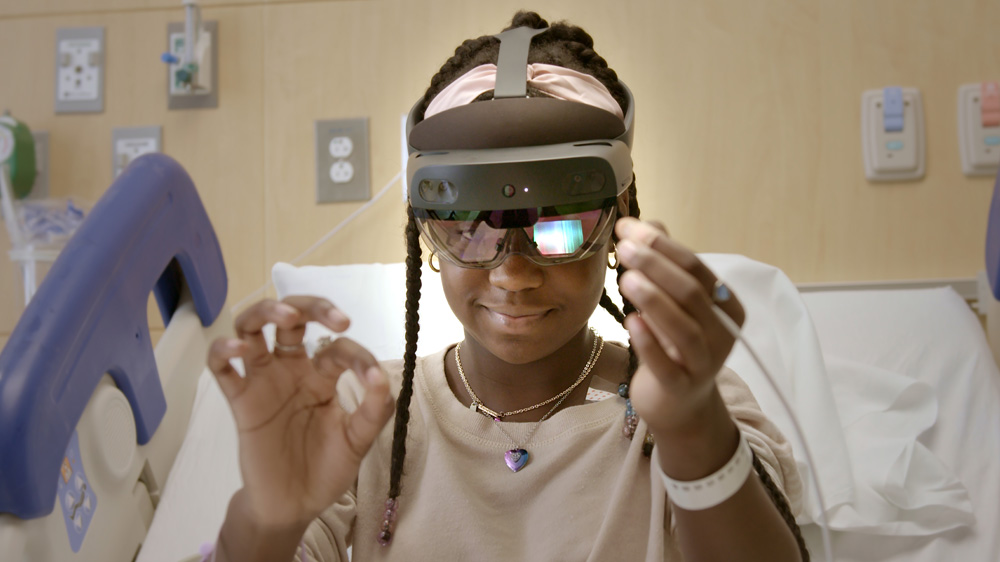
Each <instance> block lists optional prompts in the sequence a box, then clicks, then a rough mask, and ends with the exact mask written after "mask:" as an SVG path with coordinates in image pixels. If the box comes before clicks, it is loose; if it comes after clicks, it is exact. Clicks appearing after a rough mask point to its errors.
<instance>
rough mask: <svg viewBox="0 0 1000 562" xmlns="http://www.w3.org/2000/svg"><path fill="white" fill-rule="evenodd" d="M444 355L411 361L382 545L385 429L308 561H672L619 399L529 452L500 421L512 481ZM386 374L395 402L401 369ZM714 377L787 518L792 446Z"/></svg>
mask: <svg viewBox="0 0 1000 562" xmlns="http://www.w3.org/2000/svg"><path fill="white" fill-rule="evenodd" d="M446 352H447V350H442V351H440V352H438V353H435V354H434V355H431V356H428V357H424V358H420V359H418V360H417V368H416V372H415V379H414V388H413V399H412V402H411V403H410V423H409V433H408V436H407V439H406V461H405V468H404V474H403V479H402V492H401V495H400V497H399V508H398V520H397V523H396V530H395V534H394V537H393V540H392V544H391V545H390V546H388V547H382V546H379V544H378V543H377V542H376V537H377V535H378V532H379V526H380V524H381V522H382V518H383V512H384V510H385V507H384V504H385V500H386V497H387V493H388V489H389V460H390V448H391V444H392V423H390V424H388V425H387V426H386V428H385V429H384V430H383V431H382V433H381V435H380V436H379V438H378V440H377V441H376V443H375V445H374V446H373V448H372V450H371V452H370V453H369V454H368V455H367V457H366V458H365V459H364V461H363V462H362V464H361V472H360V475H359V477H358V481H357V484H356V487H355V488H354V489H353V490H351V491H350V492H349V493H348V494H346V495H345V496H344V497H343V498H342V499H341V500H340V501H339V502H337V503H336V504H335V505H333V506H331V507H330V508H329V509H328V510H327V511H326V512H324V513H323V515H322V516H321V517H320V518H318V519H317V520H316V521H314V522H313V524H312V525H311V526H310V527H309V530H308V531H307V533H306V536H305V545H306V549H307V551H308V554H309V556H310V558H311V559H312V560H322V561H325V562H330V561H335V560H347V548H348V546H351V545H352V544H353V560H355V561H361V562H367V561H373V560H407V561H421V560H427V561H434V562H439V561H452V560H456V561H457V560H496V561H515V560H517V561H520V560H547V561H548V560H572V561H583V560H588V561H605V560H607V561H631V560H648V561H663V560H668V561H674V560H676V561H680V560H681V555H680V553H679V551H678V550H677V546H676V541H675V540H674V538H673V537H672V536H671V533H670V531H669V529H670V528H671V524H670V507H669V502H667V498H666V493H665V491H664V488H663V484H662V481H661V480H660V478H659V466H658V464H657V463H656V462H655V461H651V459H649V458H647V457H644V456H643V455H642V439H641V436H642V435H645V423H643V422H640V424H639V427H638V429H637V431H636V438H635V439H633V440H631V441H630V440H628V439H626V438H625V437H624V436H623V434H622V423H623V419H624V415H625V413H624V412H625V401H624V399H622V398H619V397H617V396H615V397H613V398H610V399H606V400H603V401H600V402H594V403H587V404H584V405H580V406H573V407H569V408H565V409H563V410H560V411H559V412H557V413H556V414H554V415H553V416H552V417H551V418H549V419H548V420H546V421H544V422H542V423H541V424H540V425H539V427H538V429H537V431H536V432H535V434H534V436H533V437H532V438H531V439H530V441H529V442H527V443H524V441H523V439H524V437H525V436H526V434H527V433H528V432H529V431H530V430H531V428H532V426H533V425H534V424H532V423H515V422H500V423H503V424H504V428H505V429H506V430H507V432H508V433H510V434H511V436H513V437H514V438H515V439H516V440H518V441H519V442H518V445H520V446H521V447H523V448H524V449H527V450H528V452H529V454H530V460H529V462H528V464H527V465H526V466H525V467H524V468H522V469H521V470H520V471H519V472H517V473H514V472H512V471H511V470H510V469H509V468H508V467H507V465H506V463H505V462H504V453H505V452H506V451H507V450H508V449H510V448H512V443H511V442H510V439H509V438H507V437H506V436H505V435H504V434H503V432H501V431H500V430H499V429H498V428H497V427H495V424H496V422H494V421H492V420H490V419H487V418H486V417H485V416H483V415H481V414H478V413H475V412H472V411H470V410H469V409H468V408H466V407H465V406H463V405H462V403H461V402H459V401H458V399H457V398H456V397H455V395H454V394H453V393H452V391H451V389H450V388H449V387H448V382H447V380H446V379H445V374H444V357H445V353H446ZM384 367H385V368H386V371H387V372H388V373H389V376H390V383H391V385H392V389H393V394H394V395H397V394H398V392H399V388H400V384H401V380H402V377H401V373H402V361H392V362H388V363H386V364H385V365H384ZM717 380H718V383H717V384H718V385H719V389H720V391H721V392H722V396H723V398H724V399H725V401H726V403H727V405H728V407H729V409H730V413H731V414H732V415H733V418H734V419H735V420H736V421H737V423H738V425H739V427H740V429H741V430H742V431H743V432H744V434H745V435H746V436H747V439H748V440H749V442H750V444H751V446H752V447H753V449H754V451H755V452H756V453H757V455H758V456H759V457H760V459H761V461H762V462H763V463H764V465H765V467H766V468H767V469H768V472H770V473H771V476H772V478H773V479H774V480H775V482H776V483H777V484H778V485H779V486H781V487H782V488H783V489H784V490H785V494H786V496H787V497H788V498H789V501H790V503H791V505H792V509H793V510H794V511H797V510H798V506H799V504H800V496H801V483H800V480H799V477H798V474H797V472H796V469H795V464H794V460H793V458H792V454H791V448H790V446H789V445H788V444H787V442H786V441H785V439H784V438H783V437H782V436H781V435H780V434H779V432H778V430H777V429H776V428H775V427H774V426H773V425H772V424H771V423H770V422H769V421H768V420H767V419H766V418H765V417H764V416H763V414H762V413H761V412H760V409H759V407H758V406H757V403H756V401H755V400H754V398H753V396H752V395H751V393H750V390H749V389H748V388H747V386H746V384H745V383H744V382H743V381H742V380H741V379H740V378H739V377H738V376H736V375H735V374H734V373H733V372H732V371H730V370H728V369H725V370H723V372H722V373H720V374H719V376H718V379H717ZM592 386H594V385H592ZM615 386H617V383H615ZM340 387H341V401H342V403H343V404H344V405H345V407H346V408H348V409H351V410H352V409H353V408H355V407H356V406H357V404H358V403H359V401H360V399H361V397H362V395H363V391H362V388H361V386H360V384H359V383H358V381H357V380H356V379H354V378H353V377H346V376H345V377H343V378H342V384H340ZM655 458H656V453H655V452H654V454H653V459H655Z"/></svg>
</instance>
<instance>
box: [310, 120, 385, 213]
mask: <svg viewBox="0 0 1000 562" xmlns="http://www.w3.org/2000/svg"><path fill="white" fill-rule="evenodd" d="M368 159H369V155H368V118H367V117H360V118H357V119H333V120H321V121H316V202H317V203H339V202H344V201H367V200H368V199H369V198H371V185H370V179H369V170H368V168H369V162H368Z"/></svg>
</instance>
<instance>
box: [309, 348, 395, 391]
mask: <svg viewBox="0 0 1000 562" xmlns="http://www.w3.org/2000/svg"><path fill="white" fill-rule="evenodd" d="M313 361H314V362H315V363H316V364H317V365H324V364H325V362H326V361H329V364H327V365H326V367H325V371H326V373H325V374H326V375H327V376H332V377H334V378H336V377H339V376H340V374H341V373H343V372H344V371H345V370H347V369H350V370H352V371H354V373H355V374H356V375H357V376H358V379H359V380H361V382H362V383H364V380H363V379H364V373H366V372H367V371H368V369H370V368H372V367H376V368H378V367H379V364H378V359H376V358H375V356H374V355H372V354H371V352H370V351H368V350H367V349H365V348H364V346H362V345H361V344H359V343H358V342H356V341H354V340H352V339H351V338H344V337H340V338H337V339H335V340H333V341H332V342H330V344H329V345H326V346H324V347H323V348H322V349H321V350H319V351H318V352H317V353H316V356H315V357H313Z"/></svg>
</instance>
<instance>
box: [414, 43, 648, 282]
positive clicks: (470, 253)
mask: <svg viewBox="0 0 1000 562" xmlns="http://www.w3.org/2000/svg"><path fill="white" fill-rule="evenodd" d="M543 31H545V30H544V29H530V28H524V27H522V28H516V29H511V30H508V31H505V32H503V33H501V34H500V35H498V36H497V38H498V39H500V52H499V56H498V60H497V78H496V86H495V88H494V96H493V99H492V100H487V101H480V102H473V103H469V104H466V105H461V106H458V107H454V108H451V109H447V110H444V111H442V112H440V113H437V114H435V115H433V116H431V117H428V118H426V119H423V120H421V119H420V116H421V115H422V109H421V108H422V106H423V101H424V100H423V99H421V100H420V101H418V102H417V103H416V104H415V105H414V106H413V109H411V110H410V114H409V117H408V118H407V124H406V137H407V143H408V145H409V146H408V148H409V153H410V155H409V160H408V161H407V166H406V171H407V178H408V183H407V185H408V199H409V203H410V206H411V208H412V209H413V214H414V217H415V219H416V222H417V225H418V227H419V229H420V232H421V234H422V235H423V236H424V238H425V241H426V242H427V243H428V244H429V245H430V246H431V247H432V248H433V249H435V250H436V251H437V252H438V253H439V254H440V255H441V256H442V257H444V258H445V259H447V260H449V261H451V262H453V263H455V264H457V265H459V266H462V267H474V268H491V267H496V266H497V265H499V264H500V263H501V262H502V261H503V260H504V259H505V258H506V257H507V256H508V255H510V254H513V253H517V254H521V255H523V256H525V257H526V258H527V259H529V260H531V261H533V262H535V263H537V264H539V265H550V264H557V263H565V262H570V261H575V260H579V259H584V258H586V257H589V256H591V255H593V254H594V253H595V252H597V251H598V250H600V249H601V248H602V247H603V246H604V244H606V243H607V240H608V237H609V236H610V235H611V230H612V228H613V223H614V219H615V215H616V208H617V200H618V197H619V196H620V195H621V194H622V193H623V192H624V191H625V190H626V189H628V187H629V185H630V184H631V183H632V158H631V146H632V137H633V124H634V107H635V103H634V101H633V98H632V93H631V91H629V89H628V87H626V86H625V84H624V83H621V82H619V84H621V86H622V87H623V89H624V91H625V95H626V97H627V102H628V103H627V108H626V111H625V117H624V120H623V119H622V118H620V117H618V116H617V115H614V114H612V113H610V112H608V111H606V110H603V109H600V108H597V107H594V106H592V105H588V104H586V103H579V102H573V101H566V100H561V99H554V98H546V97H527V78H526V71H525V69H526V66H527V60H528V50H529V47H530V45H531V40H532V39H533V38H534V36H535V35H538V34H539V33H542V32H543Z"/></svg>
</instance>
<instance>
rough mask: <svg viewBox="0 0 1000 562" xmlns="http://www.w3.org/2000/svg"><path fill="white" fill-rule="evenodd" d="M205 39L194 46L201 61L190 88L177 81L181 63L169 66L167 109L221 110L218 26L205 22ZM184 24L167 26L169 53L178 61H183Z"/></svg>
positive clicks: (203, 26)
mask: <svg viewBox="0 0 1000 562" xmlns="http://www.w3.org/2000/svg"><path fill="white" fill-rule="evenodd" d="M201 27H202V31H201V34H202V39H201V41H200V43H199V44H198V45H196V46H195V58H196V59H197V60H198V72H197V75H196V79H195V80H194V82H193V83H192V84H191V85H190V86H189V85H185V84H184V83H183V82H182V81H181V79H180V78H179V77H178V74H177V71H178V70H180V69H181V64H180V62H177V63H172V64H168V65H167V100H168V102H167V107H168V108H169V109H197V108H214V107H219V72H218V68H219V22H217V21H204V22H202V26H201ZM184 41H185V39H184V22H173V23H169V24H167V51H168V52H169V53H170V54H171V55H173V56H174V57H176V58H177V59H178V60H183V57H184Z"/></svg>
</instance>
